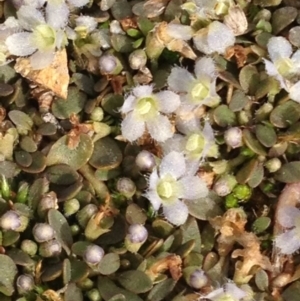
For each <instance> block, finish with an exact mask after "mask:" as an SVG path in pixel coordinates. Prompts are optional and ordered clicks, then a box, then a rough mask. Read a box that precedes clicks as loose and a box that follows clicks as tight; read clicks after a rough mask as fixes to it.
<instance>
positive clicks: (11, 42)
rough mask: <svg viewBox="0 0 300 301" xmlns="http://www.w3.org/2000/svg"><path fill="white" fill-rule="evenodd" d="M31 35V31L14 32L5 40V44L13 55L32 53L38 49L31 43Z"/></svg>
mask: <svg viewBox="0 0 300 301" xmlns="http://www.w3.org/2000/svg"><path fill="white" fill-rule="evenodd" d="M31 37H32V33H31V32H18V33H14V34H12V35H11V36H9V37H8V38H7V39H6V40H5V44H6V46H7V49H8V51H9V52H10V53H11V54H13V55H17V56H26V55H30V54H32V53H33V52H35V51H36V47H34V46H33V45H32V43H31Z"/></svg>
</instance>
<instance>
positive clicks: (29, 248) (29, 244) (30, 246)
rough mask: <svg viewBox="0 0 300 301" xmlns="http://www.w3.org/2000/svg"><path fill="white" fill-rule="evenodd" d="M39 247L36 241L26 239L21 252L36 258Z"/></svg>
mask: <svg viewBox="0 0 300 301" xmlns="http://www.w3.org/2000/svg"><path fill="white" fill-rule="evenodd" d="M37 249H38V245H37V244H36V242H35V241H33V240H29V239H25V240H23V241H22V243H21V250H22V251H23V252H25V253H27V254H28V255H29V256H34V255H35V254H36V252H37Z"/></svg>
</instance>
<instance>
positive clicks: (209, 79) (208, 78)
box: [168, 57, 220, 111]
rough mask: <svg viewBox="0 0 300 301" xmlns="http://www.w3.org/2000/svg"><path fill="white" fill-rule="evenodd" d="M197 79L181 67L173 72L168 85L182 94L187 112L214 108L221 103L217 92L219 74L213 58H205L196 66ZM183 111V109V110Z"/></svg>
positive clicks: (182, 100)
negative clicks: (200, 107)
mask: <svg viewBox="0 0 300 301" xmlns="http://www.w3.org/2000/svg"><path fill="white" fill-rule="evenodd" d="M195 75H196V77H195V76H194V75H193V74H191V73H190V72H189V71H187V70H186V69H184V68H181V67H175V68H173V69H172V70H171V73H170V75H169V77H168V85H169V87H170V88H171V89H172V90H174V91H175V92H180V93H181V97H180V99H181V102H182V105H183V107H187V108H186V110H187V111H192V110H193V109H194V108H197V107H199V106H201V105H208V106H214V105H216V104H218V103H219V102H220V97H219V95H218V94H217V92H216V80H217V75H218V74H217V72H216V68H215V64H214V61H213V59H212V58H209V57H204V58H201V59H200V60H198V61H197V62H196V64H195ZM182 109H183V108H182Z"/></svg>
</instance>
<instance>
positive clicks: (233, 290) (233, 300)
mask: <svg viewBox="0 0 300 301" xmlns="http://www.w3.org/2000/svg"><path fill="white" fill-rule="evenodd" d="M247 295H248V294H247V293H246V292H245V291H244V290H242V289H240V288H239V287H237V285H236V284H234V283H226V284H224V285H223V287H222V288H218V289H215V290H214V291H212V292H211V293H209V294H208V295H206V296H204V297H201V298H200V299H199V300H207V299H208V300H210V301H242V300H243V299H244V298H245V297H247Z"/></svg>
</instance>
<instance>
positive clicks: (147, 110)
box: [136, 97, 158, 120]
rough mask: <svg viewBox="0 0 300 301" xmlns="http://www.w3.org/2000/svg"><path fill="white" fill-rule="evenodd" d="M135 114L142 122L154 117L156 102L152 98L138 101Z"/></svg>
mask: <svg viewBox="0 0 300 301" xmlns="http://www.w3.org/2000/svg"><path fill="white" fill-rule="evenodd" d="M136 112H137V113H138V115H139V116H140V117H142V118H143V119H144V120H145V119H150V118H152V117H154V116H155V115H156V114H157V112H158V110H157V104H156V100H155V99H154V98H152V97H143V98H141V99H139V100H138V103H137V106H136Z"/></svg>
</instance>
